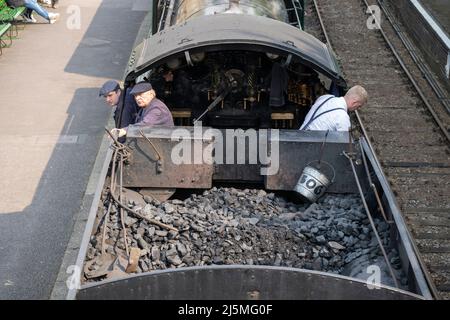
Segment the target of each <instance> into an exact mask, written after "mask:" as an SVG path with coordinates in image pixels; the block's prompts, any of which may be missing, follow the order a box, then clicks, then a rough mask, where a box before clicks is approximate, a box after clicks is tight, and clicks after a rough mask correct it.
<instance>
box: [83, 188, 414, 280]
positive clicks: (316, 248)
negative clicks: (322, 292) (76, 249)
mask: <svg viewBox="0 0 450 320" xmlns="http://www.w3.org/2000/svg"><path fill="white" fill-rule="evenodd" d="M182 199H183V200H180V199H172V200H167V201H165V202H162V203H161V202H159V201H157V200H154V199H152V198H151V197H148V196H142V195H140V194H139V193H137V192H134V191H131V190H126V191H125V193H124V197H123V203H124V204H126V206H128V207H129V208H130V209H132V210H134V211H136V212H138V213H140V214H141V215H142V216H144V217H146V218H149V219H154V220H156V221H159V222H161V223H164V224H166V225H170V226H173V227H174V228H176V229H177V230H178V231H174V230H168V229H166V228H163V227H160V226H158V225H155V224H153V223H150V222H148V221H147V220H145V219H141V218H138V217H136V216H134V215H133V214H131V213H128V212H127V211H126V210H123V215H124V221H123V222H124V224H125V227H126V230H127V244H128V247H129V248H139V250H137V249H134V250H135V253H136V252H138V254H137V256H138V263H137V266H136V271H135V272H137V273H141V272H149V271H152V270H164V269H170V268H182V267H189V266H204V265H232V264H244V265H267V266H286V267H293V268H303V269H310V270H318V271H325V272H331V273H336V274H341V275H347V276H351V277H357V278H361V279H367V277H369V276H371V275H372V272H373V267H372V269H368V267H369V266H377V267H379V268H380V269H379V270H380V272H381V281H382V283H385V284H388V285H392V284H393V282H392V279H390V276H389V272H388V269H387V267H386V263H385V261H384V259H383V256H382V253H381V250H380V248H379V245H378V242H377V240H376V237H375V235H374V233H373V231H372V229H371V227H370V224H369V220H368V218H367V216H366V214H365V211H364V207H363V205H362V202H361V199H360V198H359V196H358V195H331V194H327V195H325V196H324V197H322V198H321V199H319V201H318V202H317V203H315V204H309V203H295V202H292V201H290V200H289V199H287V198H286V197H285V196H283V195H280V194H275V193H268V192H266V191H264V190H261V189H244V190H243V189H236V188H231V187H219V188H216V187H214V188H212V189H210V190H206V191H204V192H203V193H197V194H195V193H194V194H191V195H190V196H188V197H183V198H182ZM102 200H103V202H102V205H101V207H100V208H99V212H98V217H97V223H96V227H95V230H96V232H95V233H94V234H93V235H92V237H91V241H90V244H89V248H88V252H87V256H86V263H85V267H84V276H85V279H84V280H85V281H98V280H102V279H105V278H113V277H118V276H126V275H127V273H126V269H127V265H129V261H128V258H127V254H126V247H125V243H124V240H123V239H124V238H123V228H122V223H121V221H120V210H119V207H118V206H117V204H116V203H115V202H114V201H112V200H111V198H110V197H109V196H108V190H105V191H104V194H103V199H102ZM110 201H112V202H111V211H110V214H109V217H108V215H106V214H105V213H106V212H107V208H108V207H109V205H110ZM105 216H106V218H105ZM375 222H376V227H377V230H378V232H379V234H380V237H381V239H382V241H383V244H384V246H385V248H386V249H387V252H388V253H389V258H390V260H391V263H392V264H393V266H394V268H395V269H396V272H397V278H398V279H399V280H400V282H401V283H402V285H406V278H405V277H404V276H403V275H402V273H401V271H400V270H401V269H400V267H401V266H400V259H399V257H398V253H397V252H396V250H395V249H390V248H391V243H390V236H389V235H390V231H389V225H388V224H387V223H386V222H384V221H382V220H381V219H379V218H375ZM105 223H106V229H104V228H105ZM103 232H105V240H104V245H103V250H104V253H103V254H102V239H103ZM128 272H130V271H129V270H128ZM368 272H369V273H368Z"/></svg>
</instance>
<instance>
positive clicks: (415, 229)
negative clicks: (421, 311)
mask: <svg viewBox="0 0 450 320" xmlns="http://www.w3.org/2000/svg"><path fill="white" fill-rule="evenodd" d="M373 4H377V1H366V0H346V1H332V0H311V1H309V2H308V7H307V12H308V13H309V15H310V21H309V22H307V24H306V30H307V31H308V32H309V33H312V34H314V35H315V36H316V37H318V38H319V39H321V40H323V41H325V42H329V44H330V45H331V46H332V47H333V49H334V51H335V52H336V54H337V56H338V58H339V60H340V63H341V65H342V68H343V71H344V74H345V77H346V79H347V80H348V82H349V85H353V84H361V85H363V86H364V87H366V89H367V90H368V92H369V103H368V105H367V106H366V107H365V108H364V109H363V110H361V111H360V112H359V114H358V120H360V121H361V122H362V126H363V127H364V128H365V132H366V134H367V136H368V137H367V138H368V139H370V141H371V143H372V146H373V148H374V150H375V152H376V154H377V155H378V157H379V159H380V163H381V165H382V169H383V171H384V173H385V175H386V176H387V177H388V180H389V182H390V184H391V187H392V189H393V191H394V193H395V195H396V196H397V201H398V204H399V206H400V209H401V211H402V213H403V215H404V217H405V219H406V221H407V222H408V227H409V229H410V231H411V233H412V235H413V237H414V238H415V243H416V246H417V249H418V250H419V252H420V255H421V260H422V263H423V264H424V265H426V269H427V270H428V276H429V277H430V280H431V281H432V282H433V283H434V291H435V295H436V297H437V298H439V297H440V298H444V299H450V236H449V234H450V188H449V187H450V149H449V135H448V123H447V118H445V117H446V115H445V114H444V113H443V111H442V110H440V109H439V106H437V105H436V104H434V103H432V102H431V103H430V102H428V99H427V97H426V96H425V94H424V93H423V92H422V90H421V84H418V82H416V81H415V80H414V75H413V74H414V72H416V71H414V70H413V71H410V70H411V69H413V68H414V66H413V65H412V64H411V63H408V62H406V63H404V62H403V59H402V58H401V53H399V49H396V47H395V46H394V45H393V43H392V42H391V40H390V37H391V36H392V34H394V33H393V31H392V30H390V29H389V26H388V25H385V23H382V25H381V26H382V29H381V30H378V29H369V28H368V27H367V20H368V18H369V16H368V15H367V14H366V10H367V6H368V5H373ZM315 10H317V11H315ZM314 17H315V18H316V19H314ZM383 19H385V17H383ZM311 20H312V22H311ZM318 22H320V23H318ZM386 23H388V22H386ZM391 28H392V26H391ZM392 41H397V42H398V39H394V40H392ZM441 109H442V106H441Z"/></svg>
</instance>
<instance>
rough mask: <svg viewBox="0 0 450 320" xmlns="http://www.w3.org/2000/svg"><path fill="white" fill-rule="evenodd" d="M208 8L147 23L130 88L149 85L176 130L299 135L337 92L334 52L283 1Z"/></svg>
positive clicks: (189, 6) (179, 10) (182, 8)
mask: <svg viewBox="0 0 450 320" xmlns="http://www.w3.org/2000/svg"><path fill="white" fill-rule="evenodd" d="M212 2H213V3H214V4H215V6H212V7H211V4H210V3H209V2H208V3H206V2H205V3H203V2H202V1H184V2H180V4H179V5H178V6H176V5H175V7H176V10H175V11H174V13H173V14H172V15H171V17H172V18H171V19H168V18H165V20H170V21H174V22H173V23H172V25H169V26H166V27H165V28H163V29H162V30H161V31H159V32H156V33H155V34H151V33H152V31H151V30H150V29H151V26H152V24H151V23H148V22H147V23H144V24H143V29H144V30H141V32H140V34H141V38H142V39H137V40H136V46H135V48H134V50H133V53H132V57H131V59H130V64H129V67H128V70H127V72H126V77H125V84H126V85H127V86H132V85H133V84H134V83H135V82H136V81H139V80H143V79H145V80H149V81H150V82H151V83H152V85H153V86H154V88H155V90H156V93H157V96H158V98H159V99H161V100H162V101H164V102H165V103H166V105H167V106H168V107H169V109H170V110H171V111H172V115H173V117H174V121H175V124H176V125H181V126H192V125H193V124H194V123H196V122H198V121H202V122H203V125H206V126H211V127H214V128H255V129H259V128H279V129H298V128H299V127H300V125H301V124H302V122H303V119H304V117H305V115H306V113H307V112H308V110H309V107H310V106H311V105H312V104H313V102H314V101H315V99H316V98H317V97H318V96H320V95H322V94H325V93H332V94H336V95H339V94H341V93H342V90H343V88H344V87H345V81H344V80H343V78H342V75H341V72H340V70H339V67H338V65H337V62H336V59H335V57H334V54H333V52H332V51H331V49H330V48H329V47H327V46H326V45H325V44H323V43H322V42H320V41H319V40H317V39H316V38H314V37H313V36H311V35H309V34H308V33H306V32H304V31H303V30H301V27H300V25H301V21H300V22H298V24H299V26H297V27H296V26H293V25H292V24H294V23H293V22H290V18H289V14H288V13H289V12H290V11H289V9H288V8H286V5H285V3H284V1H256V2H255V1H253V2H250V1H237V2H236V1H225V2H224V1H212ZM222 2H223V3H224V4H225V3H226V4H227V6H228V5H230V6H229V7H227V6H225V5H224V4H222ZM193 3H194V4H196V5H195V6H194V5H193ZM208 4H209V5H208ZM250 7H254V10H253V11H251V10H250V9H249V8H250ZM154 10H157V9H154ZM154 16H155V15H154V13H151V14H149V16H148V19H152V18H154ZM163 18H164V17H160V18H159V19H163ZM163 20H164V19H163ZM165 20H164V21H165ZM301 20H302V19H301ZM170 21H169V22H166V24H171V22H170ZM160 25H161V22H160ZM145 34H147V37H145V36H142V35H145ZM150 34H151V35H150Z"/></svg>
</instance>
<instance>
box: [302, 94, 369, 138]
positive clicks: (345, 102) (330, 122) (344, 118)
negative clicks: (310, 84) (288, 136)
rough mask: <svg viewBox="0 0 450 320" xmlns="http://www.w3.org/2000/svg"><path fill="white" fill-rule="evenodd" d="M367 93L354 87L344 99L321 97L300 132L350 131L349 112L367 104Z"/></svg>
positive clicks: (307, 116) (330, 96) (328, 96)
mask: <svg viewBox="0 0 450 320" xmlns="http://www.w3.org/2000/svg"><path fill="white" fill-rule="evenodd" d="M367 99H368V95H367V91H366V90H365V89H364V88H363V87H361V86H358V85H357V86H354V87H352V88H350V90H348V92H347V93H346V94H345V96H344V97H335V96H333V95H323V96H320V97H319V98H318V99H317V100H316V102H315V103H314V105H313V106H312V107H311V110H309V112H308V114H307V115H306V117H305V121H304V122H303V124H302V125H301V127H300V130H315V131H327V130H330V131H348V130H349V128H350V126H351V123H350V117H349V115H348V112H349V111H355V110H357V109H359V108H361V107H362V106H364V105H365V104H366V103H367Z"/></svg>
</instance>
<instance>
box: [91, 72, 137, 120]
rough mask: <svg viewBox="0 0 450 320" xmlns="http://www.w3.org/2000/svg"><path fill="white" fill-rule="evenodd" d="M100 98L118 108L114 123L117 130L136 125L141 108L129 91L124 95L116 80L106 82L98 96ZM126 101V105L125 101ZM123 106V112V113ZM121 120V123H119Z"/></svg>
mask: <svg viewBox="0 0 450 320" xmlns="http://www.w3.org/2000/svg"><path fill="white" fill-rule="evenodd" d="M98 95H99V96H100V97H104V98H105V102H106V103H107V104H108V105H110V106H111V107H116V110H115V111H114V121H115V126H116V128H123V127H127V126H128V125H130V124H132V123H134V120H135V119H136V115H137V113H138V111H139V107H138V105H137V104H136V101H135V100H134V97H133V96H132V95H131V94H130V91H129V90H127V93H126V94H123V90H122V88H120V85H119V83H118V82H117V81H115V80H108V81H106V82H105V83H104V84H103V86H102V88H101V89H100V92H99V94H98ZM124 99H125V104H124V101H123V100H124ZM122 106H123V108H124V109H123V112H121V111H122ZM121 113H122V119H119V118H120V114H121ZM119 120H120V123H119Z"/></svg>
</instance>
